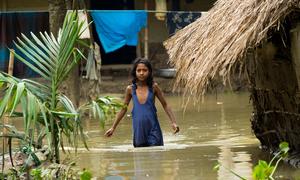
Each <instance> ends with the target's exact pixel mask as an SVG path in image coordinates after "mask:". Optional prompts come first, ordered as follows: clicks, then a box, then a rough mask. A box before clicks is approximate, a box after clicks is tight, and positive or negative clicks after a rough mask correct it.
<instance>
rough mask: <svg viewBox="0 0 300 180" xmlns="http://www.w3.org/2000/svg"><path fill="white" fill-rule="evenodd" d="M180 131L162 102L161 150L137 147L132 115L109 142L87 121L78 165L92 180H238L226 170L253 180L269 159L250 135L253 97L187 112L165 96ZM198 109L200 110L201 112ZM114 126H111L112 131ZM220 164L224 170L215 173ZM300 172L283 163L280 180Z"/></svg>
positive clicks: (209, 100)
mask: <svg viewBox="0 0 300 180" xmlns="http://www.w3.org/2000/svg"><path fill="white" fill-rule="evenodd" d="M167 101H168V103H169V104H170V105H171V107H172V109H173V111H174V113H175V115H176V117H177V121H178V125H179V126H180V129H181V131H180V133H179V134H177V135H174V134H172V130H171V126H170V122H169V120H168V118H167V116H166V114H165V113H164V111H163V109H162V107H161V105H160V104H159V102H156V104H157V105H156V106H157V109H158V117H159V119H160V124H161V128H162V131H163V135H164V142H165V145H164V146H163V147H149V148H133V146H132V129H131V123H132V122H131V118H130V111H128V115H127V117H126V118H125V119H123V120H122V121H121V123H120V124H119V126H118V128H117V130H116V132H115V134H114V136H113V137H111V138H106V137H104V136H103V134H104V131H105V130H103V129H101V128H100V126H99V123H98V122H97V121H87V122H86V124H85V130H86V131H87V135H88V136H89V139H88V145H89V147H90V151H86V150H84V149H81V148H80V149H79V150H80V151H79V154H78V159H77V160H78V165H79V166H80V167H81V168H87V169H89V170H90V171H91V172H92V174H93V176H94V177H97V179H105V180H123V179H126V180H127V179H133V180H140V179H142V180H143V179H155V180H156V179H158V180H177V179H184V180H186V179H189V180H193V179H205V180H210V179H212V180H215V179H220V180H221V179H222V180H223V179H225V180H227V179H228V180H234V179H238V178H237V177H235V176H234V175H233V174H232V173H230V172H229V171H228V170H226V169H225V168H224V167H226V168H229V169H231V170H233V171H235V172H236V173H238V174H239V175H241V176H243V177H245V178H247V179H251V172H252V169H253V167H254V166H255V164H256V163H257V162H258V160H259V159H264V160H268V159H269V158H270V155H269V154H268V153H267V152H263V151H262V150H260V149H259V142H258V140H257V139H256V138H255V136H254V135H253V133H252V132H251V125H250V115H251V112H252V105H251V103H250V101H249V94H247V93H240V94H233V93H227V94H219V95H218V96H217V97H216V95H208V96H207V97H206V98H205V102H204V103H200V104H199V105H198V106H193V105H192V104H189V105H188V106H187V108H186V111H185V113H183V109H182V107H181V106H182V98H181V97H179V96H170V97H167ZM199 106H200V107H199ZM111 124H112V121H109V122H107V124H106V127H105V129H108V128H109V127H110V126H111ZM217 162H219V163H221V164H222V165H223V166H224V167H221V168H220V169H219V170H213V167H214V165H215V164H216V163H217ZM296 177H300V172H299V170H296V169H294V168H292V167H290V166H288V165H285V164H282V165H281V166H280V168H279V171H278V172H277V174H276V179H296Z"/></svg>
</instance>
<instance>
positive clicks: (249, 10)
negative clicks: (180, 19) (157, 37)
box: [164, 0, 300, 97]
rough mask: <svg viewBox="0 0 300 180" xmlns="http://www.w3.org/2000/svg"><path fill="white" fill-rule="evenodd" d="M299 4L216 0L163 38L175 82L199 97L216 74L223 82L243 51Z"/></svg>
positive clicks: (277, 0) (279, 0) (274, 0)
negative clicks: (173, 71)
mask: <svg viewBox="0 0 300 180" xmlns="http://www.w3.org/2000/svg"><path fill="white" fill-rule="evenodd" d="M299 7H300V1H299V0H218V1H217V2H216V4H215V6H214V7H213V8H212V9H211V10H210V11H208V13H207V15H206V16H204V17H201V18H199V19H198V20H196V21H195V22H194V23H192V24H190V25H188V26H187V27H185V28H184V29H182V30H180V31H178V32H177V33H176V34H175V35H174V36H172V37H171V38H169V39H168V40H167V41H165V43H164V45H165V47H166V48H167V51H168V54H169V57H170V63H171V65H173V66H174V67H175V68H176V69H177V77H176V85H179V84H181V85H183V87H184V89H185V93H187V94H189V95H190V94H192V95H198V97H201V96H202V95H203V94H204V93H205V91H206V89H207V87H208V85H209V82H210V80H211V78H213V77H215V76H216V75H220V76H222V77H223V80H224V82H225V81H226V80H228V79H229V78H230V74H231V73H232V71H233V70H234V69H235V68H234V67H236V65H237V64H239V65H243V61H244V59H245V55H246V52H247V50H248V49H249V48H253V47H256V46H257V45H259V44H260V42H261V41H262V40H264V39H266V38H267V33H268V31H269V30H271V29H272V28H274V29H276V28H279V27H280V23H281V22H282V21H283V20H284V19H285V17H286V16H287V15H289V14H290V13H291V12H292V11H294V10H296V9H298V8H299Z"/></svg>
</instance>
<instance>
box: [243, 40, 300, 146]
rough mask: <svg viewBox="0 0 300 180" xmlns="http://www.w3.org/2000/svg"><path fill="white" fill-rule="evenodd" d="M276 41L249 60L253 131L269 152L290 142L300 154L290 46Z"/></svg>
mask: <svg viewBox="0 0 300 180" xmlns="http://www.w3.org/2000/svg"><path fill="white" fill-rule="evenodd" d="M274 38H275V39H274ZM276 38H278V37H276V36H275V37H273V39H271V41H270V42H266V43H264V44H263V45H262V46H261V47H259V48H257V49H256V51H255V52H254V53H253V54H252V56H251V58H250V59H248V62H249V66H248V72H249V80H250V84H251V90H250V91H251V100H252V103H253V107H254V113H253V117H252V119H251V123H252V129H253V131H254V133H255V135H256V136H257V138H258V139H259V140H260V141H261V144H262V145H263V146H265V147H267V148H270V149H273V150H275V149H277V148H278V145H279V143H280V142H282V141H287V142H289V143H290V146H291V148H292V149H297V150H300V142H299V141H298V139H299V138H300V134H299V133H298V131H297V129H299V128H300V123H299V122H300V121H299V120H300V116H299V115H298V104H297V102H296V98H295V95H296V90H297V79H296V73H295V70H294V67H293V62H292V59H291V53H290V46H289V45H288V47H286V46H284V45H283V44H282V41H277V40H276Z"/></svg>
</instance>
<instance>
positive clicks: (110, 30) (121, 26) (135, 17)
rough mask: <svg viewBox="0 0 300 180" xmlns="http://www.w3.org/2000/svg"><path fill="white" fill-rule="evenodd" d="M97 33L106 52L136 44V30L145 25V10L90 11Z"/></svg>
mask: <svg viewBox="0 0 300 180" xmlns="http://www.w3.org/2000/svg"><path fill="white" fill-rule="evenodd" d="M91 16H92V18H93V21H94V23H95V26H96V31H97V34H98V36H99V38H100V41H101V44H102V46H103V48H104V51H105V52H106V53H109V52H112V51H115V50H117V49H119V48H121V47H122V46H124V45H129V46H136V45H137V43H138V32H139V31H140V30H141V29H142V28H143V27H146V26H147V12H146V11H143V10H141V11H124V10H123V11H92V12H91Z"/></svg>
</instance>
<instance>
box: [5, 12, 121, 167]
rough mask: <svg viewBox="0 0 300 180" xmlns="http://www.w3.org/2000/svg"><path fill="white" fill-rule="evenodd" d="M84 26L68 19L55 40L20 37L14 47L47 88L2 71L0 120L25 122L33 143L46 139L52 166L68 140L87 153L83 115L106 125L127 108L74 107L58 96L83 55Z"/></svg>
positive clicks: (107, 104)
mask: <svg viewBox="0 0 300 180" xmlns="http://www.w3.org/2000/svg"><path fill="white" fill-rule="evenodd" d="M82 27H83V22H81V23H80V22H79V21H78V15H77V12H73V13H70V14H67V15H66V17H65V20H64V23H63V26H62V28H61V29H60V31H59V33H58V36H57V38H56V37H54V36H53V34H51V33H50V34H49V33H47V32H44V33H40V34H39V37H37V36H36V35H35V34H33V33H31V37H27V36H25V35H23V34H22V35H21V37H20V38H17V41H16V42H14V44H15V46H16V47H17V48H18V49H19V50H20V52H22V55H20V54H17V53H15V57H17V58H18V59H19V60H20V61H21V62H23V63H24V64H26V65H27V66H28V67H29V68H31V69H32V70H33V71H35V72H36V73H37V74H39V75H40V76H41V77H42V78H43V79H44V80H45V82H46V83H43V84H42V83H39V82H35V81H33V80H29V79H19V78H16V77H14V76H11V75H9V74H6V73H4V72H0V89H1V90H2V93H3V94H2V99H1V101H0V117H1V118H3V116H9V117H11V118H13V117H22V119H23V121H24V122H23V124H24V134H25V137H24V138H26V139H28V138H29V139H30V140H31V141H30V145H33V143H34V142H35V139H34V138H35V137H37V138H42V139H46V142H47V144H48V147H49V150H50V151H51V157H52V159H53V161H54V160H55V161H56V162H59V160H60V158H59V148H60V147H61V148H62V149H63V148H64V144H65V143H64V141H63V140H64V139H67V142H68V143H69V144H70V145H72V146H73V147H75V149H76V148H77V146H78V139H81V140H82V141H83V143H84V145H85V147H86V148H87V145H86V141H85V136H84V132H83V128H82V121H83V119H84V118H83V115H82V114H83V113H84V112H85V111H90V112H92V113H91V114H92V115H93V117H94V118H95V119H99V120H100V123H101V124H102V126H103V125H104V121H105V119H107V118H108V117H109V116H110V115H112V114H114V113H115V112H116V111H117V110H118V109H119V108H121V107H122V106H123V105H122V103H120V101H118V100H117V99H116V98H112V97H101V98H98V99H96V100H94V101H92V102H89V103H86V104H83V105H82V106H80V107H78V108H75V106H74V105H73V103H72V102H71V101H70V99H69V98H68V97H66V96H65V95H64V94H61V93H60V92H59V87H60V86H61V85H62V83H63V82H64V80H65V79H66V77H67V76H68V74H69V73H70V71H71V70H72V69H73V68H74V67H75V65H76V64H78V62H79V61H80V60H82V59H84V55H83V54H82V53H81V51H80V50H79V48H78V47H79V44H81V45H85V44H84V42H83V41H82V40H80V38H79V37H80V35H81V33H82V32H83V30H82Z"/></svg>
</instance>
